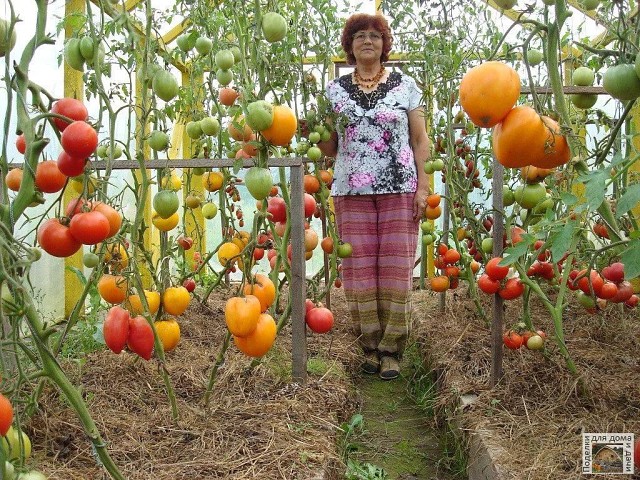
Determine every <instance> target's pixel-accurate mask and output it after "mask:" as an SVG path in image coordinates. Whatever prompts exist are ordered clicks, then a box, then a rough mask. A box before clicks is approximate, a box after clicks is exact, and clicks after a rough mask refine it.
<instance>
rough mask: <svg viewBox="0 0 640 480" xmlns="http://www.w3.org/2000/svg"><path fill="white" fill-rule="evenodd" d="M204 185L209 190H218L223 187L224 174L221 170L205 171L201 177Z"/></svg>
mask: <svg viewBox="0 0 640 480" xmlns="http://www.w3.org/2000/svg"><path fill="white" fill-rule="evenodd" d="M201 181H202V187H203V188H204V189H205V190H206V191H208V192H216V191H218V190H220V187H222V183H223V182H224V176H223V175H222V174H221V173H220V172H204V174H203V175H202V178H201Z"/></svg>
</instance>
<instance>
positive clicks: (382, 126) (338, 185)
mask: <svg viewBox="0 0 640 480" xmlns="http://www.w3.org/2000/svg"><path fill="white" fill-rule="evenodd" d="M327 95H328V98H329V101H330V102H331V106H332V107H333V110H334V112H335V113H337V114H338V115H339V116H340V117H343V118H346V121H344V122H340V121H338V122H337V123H338V124H337V125H336V127H337V129H338V155H337V157H336V162H335V169H334V172H333V184H332V186H331V194H332V195H334V196H342V195H369V194H384V193H408V192H415V191H416V187H417V184H418V176H417V173H416V164H415V160H414V158H413V150H412V149H411V145H410V144H409V116H408V114H409V112H410V111H411V110H413V109H415V108H417V107H419V106H420V104H421V99H422V94H421V92H420V90H419V89H418V86H417V84H416V82H415V80H414V79H413V78H411V77H409V76H407V75H404V74H402V73H399V72H392V73H390V74H389V76H388V78H387V81H386V82H384V83H380V84H379V85H378V88H377V89H376V90H374V91H373V92H371V93H364V92H362V90H360V89H359V88H358V86H357V85H356V84H354V83H353V81H352V77H351V74H348V75H343V76H341V77H340V78H337V79H335V80H333V81H331V82H329V84H328V85H327Z"/></svg>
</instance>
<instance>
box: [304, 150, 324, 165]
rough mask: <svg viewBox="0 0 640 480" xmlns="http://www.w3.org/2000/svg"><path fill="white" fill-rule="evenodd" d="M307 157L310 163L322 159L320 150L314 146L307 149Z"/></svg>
mask: <svg viewBox="0 0 640 480" xmlns="http://www.w3.org/2000/svg"><path fill="white" fill-rule="evenodd" d="M307 157H309V160H311V161H312V162H317V161H318V160H320V159H321V158H322V150H320V149H319V148H318V147H316V146H313V147H309V150H307Z"/></svg>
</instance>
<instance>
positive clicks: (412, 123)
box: [409, 107, 431, 221]
mask: <svg viewBox="0 0 640 480" xmlns="http://www.w3.org/2000/svg"><path fill="white" fill-rule="evenodd" d="M409 143H410V144H411V149H412V150H413V157H414V158H415V162H416V170H417V173H418V188H417V189H416V195H415V198H414V200H413V218H414V219H415V220H416V221H418V220H420V218H422V214H423V213H424V207H425V206H426V199H427V196H428V195H429V193H430V191H431V187H430V186H429V175H427V174H426V173H425V172H424V164H425V162H426V161H427V160H429V157H430V155H431V141H430V140H429V137H428V135H427V125H426V122H425V113H424V108H423V107H418V108H414V109H413V110H411V111H410V112H409Z"/></svg>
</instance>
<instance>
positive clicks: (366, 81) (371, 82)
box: [353, 65, 386, 90]
mask: <svg viewBox="0 0 640 480" xmlns="http://www.w3.org/2000/svg"><path fill="white" fill-rule="evenodd" d="M385 71H386V69H385V68H384V66H383V65H380V70H379V71H378V73H376V74H375V75H374V76H373V77H372V78H362V77H361V76H360V74H359V73H358V69H357V68H356V69H355V70H354V72H353V78H354V80H355V81H356V84H357V85H360V87H362V88H363V89H365V90H370V89H372V88H375V87H377V86H378V83H380V79H382V76H383V75H384V72H385Z"/></svg>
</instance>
